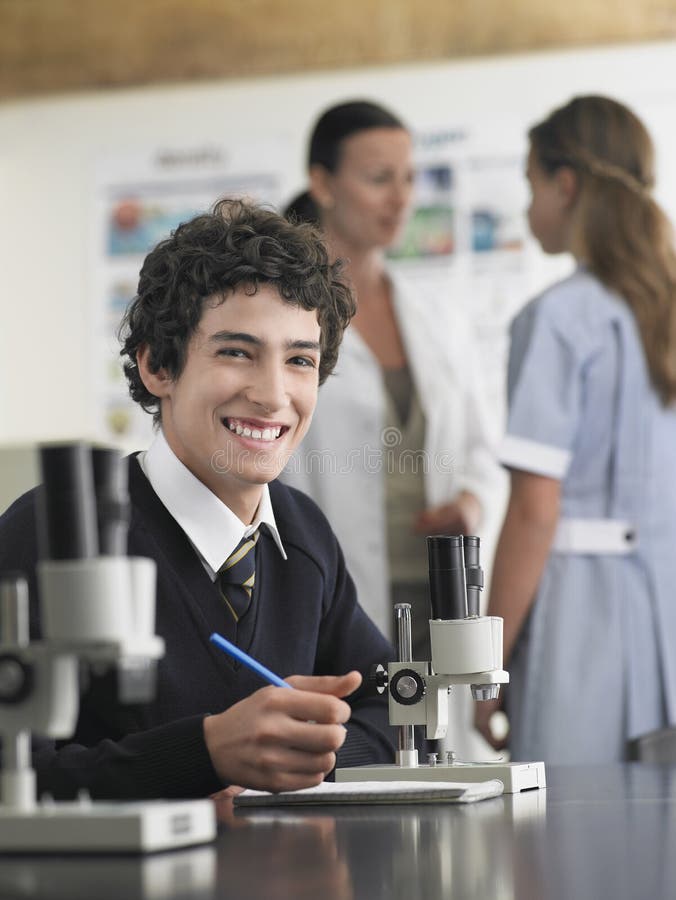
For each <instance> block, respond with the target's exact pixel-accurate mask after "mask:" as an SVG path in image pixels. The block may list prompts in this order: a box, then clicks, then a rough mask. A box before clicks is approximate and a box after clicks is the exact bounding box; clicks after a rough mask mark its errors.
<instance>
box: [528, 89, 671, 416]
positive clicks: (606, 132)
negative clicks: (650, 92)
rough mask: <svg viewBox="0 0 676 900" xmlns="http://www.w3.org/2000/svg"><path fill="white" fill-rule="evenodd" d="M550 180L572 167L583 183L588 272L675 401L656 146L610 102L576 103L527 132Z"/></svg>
mask: <svg viewBox="0 0 676 900" xmlns="http://www.w3.org/2000/svg"><path fill="white" fill-rule="evenodd" d="M529 138H530V142H531V148H532V153H533V156H534V158H535V160H536V161H537V162H538V164H539V165H540V166H541V167H542V169H544V171H545V172H548V173H549V174H550V175H551V174H553V173H555V172H556V170H557V169H560V168H561V167H563V166H568V167H570V168H572V169H574V170H575V172H576V173H577V176H578V179H579V182H580V201H579V202H580V204H581V212H582V216H581V223H582V234H581V236H582V244H583V249H584V254H585V262H586V264H587V266H588V267H589V269H590V270H591V271H592V272H593V273H594V274H595V275H596V276H597V278H599V279H600V280H601V281H602V282H603V283H604V284H605V285H606V286H607V287H609V288H610V289H611V290H613V291H615V292H616V293H617V294H619V296H621V297H622V299H623V300H624V301H625V303H626V304H627V305H628V306H629V308H630V309H631V311H632V313H633V314H634V317H635V319H636V323H637V325H638V330H639V333H640V336H641V341H642V343H643V349H644V351H645V355H646V360H647V364H648V369H649V371H650V376H651V379H652V382H653V384H654V386H655V389H656V390H657V392H658V393H659V395H660V397H661V398H662V401H663V402H664V403H665V404H670V403H673V402H674V401H675V400H676V254H675V253H674V244H673V232H672V228H671V224H670V223H669V221H668V219H667V217H666V215H665V214H664V212H663V211H662V209H661V208H660V207H659V206H658V205H657V203H656V202H655V200H654V198H653V195H652V188H653V183H654V152H653V143H652V140H651V138H650V134H649V133H648V131H647V129H646V127H645V125H644V124H643V122H641V120H640V119H639V118H638V116H636V115H635V114H634V113H633V112H632V111H631V110H630V109H628V108H627V107H626V106H624V104H622V103H618V102H617V101H616V100H612V99H610V98H609V97H599V96H593V95H590V96H584V97H575V98H574V99H573V100H571V101H570V102H569V103H567V104H566V105H565V106H562V107H560V108H559V109H556V110H554V112H552V113H551V114H550V115H549V116H547V118H546V119H545V120H544V121H542V122H540V123H539V124H537V125H535V126H533V128H531V129H530V131H529Z"/></svg>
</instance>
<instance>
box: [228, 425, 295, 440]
mask: <svg viewBox="0 0 676 900" xmlns="http://www.w3.org/2000/svg"><path fill="white" fill-rule="evenodd" d="M228 428H229V429H230V431H234V432H235V434H241V435H242V436H243V437H252V438H253V439H254V440H256V441H260V440H263V441H274V440H275V439H276V438H278V437H279V435H280V434H281V433H282V426H281V425H276V426H275V427H274V428H262V429H261V428H248V427H247V426H246V425H240V424H239V422H230V423H229V424H228Z"/></svg>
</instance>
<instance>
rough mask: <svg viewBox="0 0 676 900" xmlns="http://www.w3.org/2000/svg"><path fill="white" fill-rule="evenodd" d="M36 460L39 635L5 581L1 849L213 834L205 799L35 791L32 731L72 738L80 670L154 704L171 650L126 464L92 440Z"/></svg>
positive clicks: (18, 594) (129, 699) (114, 846)
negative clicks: (130, 547)
mask: <svg viewBox="0 0 676 900" xmlns="http://www.w3.org/2000/svg"><path fill="white" fill-rule="evenodd" d="M40 462H41V470H42V481H43V484H42V485H41V487H40V488H39V489H38V491H39V505H38V509H37V515H36V518H37V527H38V545H39V551H40V560H39V562H38V564H37V573H36V574H37V580H38V584H39V588H40V592H39V593H40V598H39V602H40V621H41V627H42V636H41V639H40V640H39V641H31V640H30V635H29V605H28V585H27V581H26V579H25V578H24V577H23V575H21V574H14V573H13V574H11V575H10V574H2V575H1V576H0V738H1V740H2V770H1V772H0V853H17V852H56V851H60V852H87V851H89V852H96V853H101V852H104V853H108V852H137V853H139V852H147V851H155V850H164V849H169V848H175V847H182V846H186V845H190V844H198V843H204V842H207V841H210V840H212V839H213V838H214V837H215V834H216V823H215V814H214V810H213V804H212V803H211V801H209V800H195V801H176V802H174V801H144V802H133V803H132V802H119V803H118V802H98V801H92V799H91V798H90V797H89V795H88V794H87V793H86V792H83V793H81V794H80V795H79V796H78V799H77V800H76V801H73V802H58V803H57V802H55V801H54V800H53V799H52V798H50V797H48V796H44V795H43V797H42V798H41V799H40V800H38V798H37V781H36V775H35V771H34V770H33V768H32V765H31V733H32V732H35V733H36V734H38V735H40V736H43V737H47V738H53V739H56V740H59V739H65V738H69V737H70V736H71V735H73V734H74V732H75V730H76V725H77V719H78V712H79V698H80V679H81V677H88V676H89V675H92V676H97V675H101V674H104V673H107V672H110V671H112V672H114V673H115V678H116V685H117V695H118V699H119V701H120V702H122V703H142V702H144V701H147V700H149V699H151V698H152V697H153V696H154V693H155V669H156V662H157V660H158V659H159V658H160V657H161V656H162V655H163V654H164V642H163V641H162V639H161V638H159V637H157V636H156V635H155V633H154V631H155V563H154V561H153V560H150V559H141V558H131V557H128V556H127V555H126V544H127V530H128V517H129V503H128V497H127V491H126V488H127V481H126V475H127V468H126V462H125V461H123V460H122V458H121V456H120V454H119V453H118V452H117V451H116V450H112V449H109V448H103V447H102V448H93V447H91V446H89V445H86V444H65V445H54V446H44V447H42V448H41V450H40Z"/></svg>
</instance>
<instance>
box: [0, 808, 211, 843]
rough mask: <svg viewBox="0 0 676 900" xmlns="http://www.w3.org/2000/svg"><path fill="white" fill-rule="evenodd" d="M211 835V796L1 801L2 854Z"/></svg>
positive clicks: (208, 838)
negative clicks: (23, 806) (27, 806)
mask: <svg viewBox="0 0 676 900" xmlns="http://www.w3.org/2000/svg"><path fill="white" fill-rule="evenodd" d="M215 837H216V814H215V811H214V805H213V803H212V802H211V801H210V800H180V801H179V800H177V801H164V800H150V801H147V802H143V803H103V802H98V801H96V802H94V801H90V800H86V801H81V802H76V803H49V804H41V805H38V806H36V807H35V809H32V810H29V811H26V812H23V811H19V810H16V809H9V808H7V807H3V806H1V805H0V853H55V852H59V853H152V852H154V851H156V850H170V849H173V848H177V847H186V846H189V845H191V844H204V843H206V842H207V841H211V840H213V839H214V838H215Z"/></svg>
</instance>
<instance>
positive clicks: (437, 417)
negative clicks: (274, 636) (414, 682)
mask: <svg viewBox="0 0 676 900" xmlns="http://www.w3.org/2000/svg"><path fill="white" fill-rule="evenodd" d="M393 286H394V310H395V315H396V318H397V322H398V325H399V329H400V331H401V335H402V338H403V341H404V345H405V348H406V356H407V359H408V364H409V367H410V370H411V374H412V377H413V380H414V383H415V386H416V389H417V392H418V395H419V398H420V403H421V405H422V408H423V412H424V416H425V446H424V448H423V449H424V457H423V459H424V464H425V469H424V471H425V479H424V483H425V495H426V502H427V506H428V507H429V506H436V505H438V504H441V503H445V502H448V501H449V500H451V499H452V498H453V497H454V496H455V495H456V494H457V493H458V492H459V491H461V490H468V491H471V492H472V493H474V494H475V495H476V496H477V497H478V498H479V499H480V500H481V501H482V504H483V505H484V508H486V507H487V506H488V505H489V503H490V500H491V493H492V491H493V490H494V488H495V487H496V485H500V483H501V473H500V470H499V467H498V466H497V464H496V462H495V453H494V447H495V440H494V435H493V432H492V428H491V427H490V424H489V421H488V415H487V412H486V408H485V400H484V397H483V390H482V387H481V376H480V373H479V369H480V365H479V360H478V355H477V350H476V348H475V344H474V341H473V339H472V333H471V329H470V328H469V323H468V322H467V321H466V319H465V317H464V315H463V314H462V313H461V312H460V311H459V310H456V309H454V308H450V303H449V300H448V297H447V296H426V297H422V296H420V295H419V294H418V293H417V292H416V291H415V290H414V289H413V287H412V285H410V284H409V283H407V282H405V281H404V280H403V279H401V278H399V277H395V278H393ZM385 408H386V394H385V385H384V381H383V377H382V371H381V368H380V366H379V364H378V362H377V360H376V358H375V357H374V355H373V354H372V353H371V351H370V350H369V348H368V347H367V346H366V344H365V343H364V341H363V340H362V339H361V337H360V336H359V334H358V333H357V331H356V330H355V329H354V328H348V329H347V332H346V334H345V337H344V340H343V344H342V347H341V350H340V357H339V360H338V365H337V366H336V369H335V371H334V374H333V375H331V376H330V377H329V379H328V380H327V381H326V383H325V384H324V385H323V386H322V387H321V388H320V391H319V401H318V404H317V409H316V412H315V415H314V418H313V421H312V425H311V426H310V430H309V432H308V434H307V436H306V437H305V439H304V440H303V444H302V446H301V448H300V450H299V451H298V452H297V453H296V455H295V456H294V457H292V458H291V460H290V462H289V465H288V466H287V468H286V470H285V472H284V474H283V476H282V477H283V480H284V481H286V482H287V483H288V484H291V485H293V486H294V487H298V488H300V489H301V490H303V491H305V492H306V493H307V494H309V495H310V496H311V497H312V498H313V499H314V500H315V502H316V503H317V504H318V505H319V506H320V507H321V509H322V510H323V512H324V513H325V515H326V516H327V518H328V520H329V522H330V523H331V525H332V527H333V529H334V531H335V532H336V535H337V536H338V539H339V541H340V543H341V545H342V548H343V551H344V553H345V557H346V560H347V565H348V569H349V571H350V573H351V575H352V577H353V578H354V580H355V583H356V585H357V596H358V598H359V601H360V603H361V605H362V606H363V607H364V609H365V610H366V611H367V612H368V614H369V615H370V616H371V618H372V619H373V620H374V621H375V622H376V624H377V625H378V626H379V628H380V629H381V630H382V631H383V632H384V633H385V634H386V635H389V636H390V637H391V636H392V618H393V616H392V609H391V603H390V596H389V582H390V579H389V571H388V558H387V546H386V523H385V477H384V473H385V471H386V466H387V465H388V453H387V448H388V446H392V445H393V442H396V441H397V432H396V430H393V429H385ZM495 424H496V425H497V423H495Z"/></svg>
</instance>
